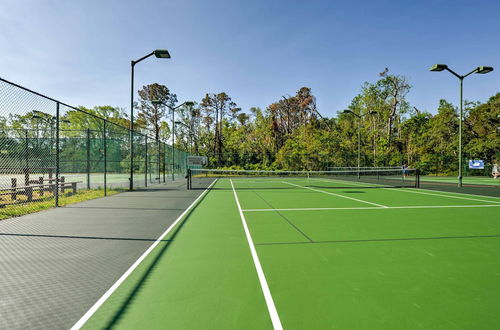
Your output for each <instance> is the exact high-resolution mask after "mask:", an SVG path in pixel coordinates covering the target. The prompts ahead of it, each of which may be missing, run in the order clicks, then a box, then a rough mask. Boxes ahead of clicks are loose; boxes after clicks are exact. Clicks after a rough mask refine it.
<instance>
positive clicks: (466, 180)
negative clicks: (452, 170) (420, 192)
mask: <svg viewBox="0 0 500 330" xmlns="http://www.w3.org/2000/svg"><path fill="white" fill-rule="evenodd" d="M420 180H421V181H428V182H445V183H457V182H458V179H457V177H452V176H427V175H425V176H420ZM462 183H463V184H471V185H489V186H500V179H494V178H493V177H491V176H464V177H463V178H462Z"/></svg>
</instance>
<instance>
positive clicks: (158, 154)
mask: <svg viewBox="0 0 500 330" xmlns="http://www.w3.org/2000/svg"><path fill="white" fill-rule="evenodd" d="M156 146H157V148H158V153H157V155H156V163H157V165H158V166H157V167H158V169H157V176H156V177H157V178H158V183H160V153H161V151H160V140H158V139H156ZM155 180H156V179H155Z"/></svg>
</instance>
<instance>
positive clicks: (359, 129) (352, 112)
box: [342, 110, 377, 178]
mask: <svg viewBox="0 0 500 330" xmlns="http://www.w3.org/2000/svg"><path fill="white" fill-rule="evenodd" d="M342 113H346V114H351V115H354V116H356V117H358V178H359V168H360V165H361V118H363V117H364V116H366V115H374V114H376V113H377V111H370V112H367V113H365V114H362V115H360V114H357V113H355V112H354V111H351V110H344V111H343V112H342Z"/></svg>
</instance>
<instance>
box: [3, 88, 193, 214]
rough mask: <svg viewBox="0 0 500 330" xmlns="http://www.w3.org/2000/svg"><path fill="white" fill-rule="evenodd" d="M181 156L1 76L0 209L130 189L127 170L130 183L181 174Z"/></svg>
mask: <svg viewBox="0 0 500 330" xmlns="http://www.w3.org/2000/svg"><path fill="white" fill-rule="evenodd" d="M131 140H132V143H133V144H134V146H133V148H131ZM131 149H133V153H132V154H131ZM187 156H188V154H187V153H186V152H184V151H181V150H177V149H175V148H172V146H170V145H167V144H166V143H165V142H163V141H158V140H156V139H155V138H153V137H150V136H148V135H145V134H142V133H140V132H136V131H134V132H131V131H130V129H129V128H127V127H124V126H122V125H120V124H117V123H115V122H112V121H110V120H109V119H106V118H103V117H100V116H98V115H95V114H93V113H89V112H86V111H84V110H82V109H79V108H76V107H73V106H70V105H67V104H65V103H63V102H61V101H58V100H56V99H53V98H50V97H47V96H45V95H42V94H40V93H37V92H34V91H32V90H29V89H27V88H25V87H22V86H20V85H17V84H15V83H12V82H10V81H7V80H5V79H2V78H0V215H1V213H2V212H3V213H4V214H5V213H7V210H9V212H10V214H15V212H12V211H13V210H14V211H15V209H16V208H26V207H28V208H29V207H33V208H35V207H36V202H47V201H52V202H53V205H54V206H58V205H59V201H60V198H65V197H66V196H68V195H74V194H79V193H85V192H92V193H93V194H94V196H95V194H96V192H97V194H98V195H100V194H102V195H103V196H105V195H107V193H108V192H109V191H110V190H121V189H128V188H129V185H130V177H131V174H133V184H134V187H144V186H147V185H148V184H153V183H160V182H167V181H168V180H172V179H174V178H176V177H178V176H180V175H184V174H185V172H186V159H187ZM131 158H132V160H133V168H130V165H131V163H132V162H131ZM172 160H175V162H173V161H172ZM30 205H31V206H30ZM4 217H5V216H4ZM1 218H2V217H0V219H1Z"/></svg>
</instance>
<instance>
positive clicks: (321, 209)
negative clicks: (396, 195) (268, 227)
mask: <svg viewBox="0 0 500 330" xmlns="http://www.w3.org/2000/svg"><path fill="white" fill-rule="evenodd" d="M468 207H500V205H493V204H491V205H428V206H427V205H420V206H388V207H369V206H368V207H310V208H307V207H304V208H289V209H246V210H242V211H243V212H273V211H329V210H390V209H447V208H468Z"/></svg>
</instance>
